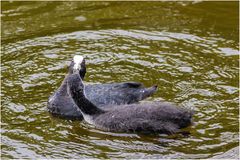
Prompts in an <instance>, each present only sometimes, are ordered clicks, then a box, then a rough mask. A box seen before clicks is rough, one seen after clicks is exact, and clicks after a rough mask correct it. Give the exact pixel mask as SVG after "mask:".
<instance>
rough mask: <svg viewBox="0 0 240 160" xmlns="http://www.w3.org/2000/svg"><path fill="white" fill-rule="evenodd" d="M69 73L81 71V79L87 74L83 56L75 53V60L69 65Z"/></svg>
mask: <svg viewBox="0 0 240 160" xmlns="http://www.w3.org/2000/svg"><path fill="white" fill-rule="evenodd" d="M69 73H70V74H73V73H79V75H80V77H81V79H83V78H84V76H85V74H86V65H85V59H84V58H83V56H80V55H75V56H74V57H73V60H72V61H71V63H70V66H69Z"/></svg>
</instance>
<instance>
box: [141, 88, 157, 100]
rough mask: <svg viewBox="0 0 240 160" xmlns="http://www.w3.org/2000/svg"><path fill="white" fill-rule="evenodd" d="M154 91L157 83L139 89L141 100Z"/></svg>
mask: <svg viewBox="0 0 240 160" xmlns="http://www.w3.org/2000/svg"><path fill="white" fill-rule="evenodd" d="M156 91H157V85H154V86H152V87H149V88H143V89H142V90H141V91H140V92H141V96H140V100H143V99H145V98H147V97H149V96H151V95H153V94H154V93H155V92H156Z"/></svg>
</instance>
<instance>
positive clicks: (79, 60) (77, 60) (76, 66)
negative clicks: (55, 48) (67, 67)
mask: <svg viewBox="0 0 240 160" xmlns="http://www.w3.org/2000/svg"><path fill="white" fill-rule="evenodd" d="M82 61H83V56H80V55H75V56H74V57H73V62H74V66H73V71H74V72H75V71H79V70H80V69H81V63H82Z"/></svg>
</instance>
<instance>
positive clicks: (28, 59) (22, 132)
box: [1, 2, 239, 159]
mask: <svg viewBox="0 0 240 160" xmlns="http://www.w3.org/2000/svg"><path fill="white" fill-rule="evenodd" d="M238 16H239V15H238V2H111V3H110V2H10V3H9V2H2V12H1V18H2V21H1V23H2V35H1V38H2V46H1V156H2V157H3V158H33V159H35V158H212V157H213V158H237V157H238V149H239V148H238V139H239V136H238V134H239V128H238V126H239V122H238V116H239V110H238V101H239V96H238V88H239V83H238V78H239V73H238V66H239V60H238V55H239V51H238V50H239V47H238V43H239V41H238V35H239V31H238V18H239V17H238ZM75 54H81V55H83V56H85V57H86V61H87V67H88V70H87V75H86V79H85V80H86V83H107V82H122V81H138V82H142V83H144V84H145V85H146V86H151V85H152V84H158V86H159V89H158V92H157V93H156V94H155V95H154V96H153V97H151V98H149V99H147V101H154V100H164V101H169V102H174V103H177V104H178V105H182V106H185V107H189V108H193V109H194V110H195V115H194V121H195V124H194V126H192V127H189V128H187V129H186V130H188V131H190V132H191V134H190V136H189V137H182V136H164V135H159V136H146V135H138V134H123V133H110V132H103V131H99V130H97V129H94V128H93V127H91V126H89V125H88V124H86V123H84V122H79V121H68V120H63V119H59V118H56V117H52V116H51V115H50V114H49V113H48V112H47V110H46V104H47V99H48V97H49V95H50V94H52V93H53V92H54V90H55V89H57V88H58V86H59V85H60V84H61V81H62V80H63V78H64V76H65V74H66V72H67V69H66V67H67V65H68V64H69V62H70V60H71V58H72V57H73V56H74V55H75Z"/></svg>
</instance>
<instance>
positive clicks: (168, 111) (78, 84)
mask: <svg viewBox="0 0 240 160" xmlns="http://www.w3.org/2000/svg"><path fill="white" fill-rule="evenodd" d="M67 85H68V92H69V94H70V95H71V96H72V98H73V100H74V102H75V103H76V104H77V107H78V109H79V110H80V111H81V113H82V115H83V117H84V120H85V121H86V122H88V123H90V124H92V125H94V126H95V127H96V128H98V129H101V130H105V131H113V132H140V133H144V134H153V133H155V134H156V133H163V134H173V133H177V132H179V131H180V129H181V128H184V127H187V126H189V125H191V122H192V115H193V113H192V112H191V111H188V110H185V109H183V108H179V107H175V106H173V105H170V104H165V103H161V102H158V103H144V104H129V105H121V106H120V107H119V106H118V107H114V105H113V106H112V109H110V110H103V109H100V108H98V107H97V106H96V105H94V104H93V103H92V102H91V101H89V100H88V99H87V98H86V96H85V93H84V84H83V82H82V80H81V77H80V76H79V74H72V75H70V76H69V77H68V80H67Z"/></svg>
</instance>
